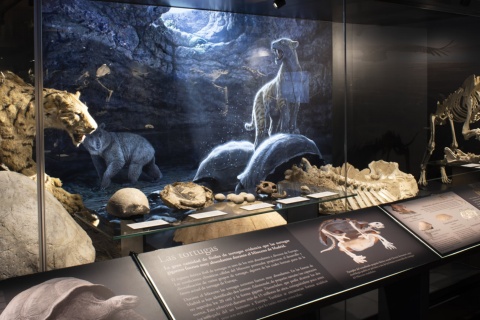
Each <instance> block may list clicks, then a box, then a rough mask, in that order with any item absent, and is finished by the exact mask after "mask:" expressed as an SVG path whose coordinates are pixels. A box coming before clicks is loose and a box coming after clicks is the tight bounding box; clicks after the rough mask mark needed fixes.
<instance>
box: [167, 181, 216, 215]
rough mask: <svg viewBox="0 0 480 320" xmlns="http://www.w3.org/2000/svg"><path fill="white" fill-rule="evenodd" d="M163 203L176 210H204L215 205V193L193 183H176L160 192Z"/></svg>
mask: <svg viewBox="0 0 480 320" xmlns="http://www.w3.org/2000/svg"><path fill="white" fill-rule="evenodd" d="M160 197H161V198H162V200H163V202H164V203H165V204H166V205H167V206H169V207H171V208H176V209H187V210H190V209H202V208H205V207H208V206H211V205H212V204H213V192H212V190H210V189H208V188H207V187H204V186H201V185H198V184H196V183H193V182H174V183H172V184H168V185H166V186H165V187H164V188H163V190H162V191H160Z"/></svg>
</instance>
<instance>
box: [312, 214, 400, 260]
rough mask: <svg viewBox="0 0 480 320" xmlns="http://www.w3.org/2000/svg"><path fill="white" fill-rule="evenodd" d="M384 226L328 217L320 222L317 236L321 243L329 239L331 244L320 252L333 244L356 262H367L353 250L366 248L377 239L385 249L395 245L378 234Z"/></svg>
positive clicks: (358, 250) (376, 223)
mask: <svg viewBox="0 0 480 320" xmlns="http://www.w3.org/2000/svg"><path fill="white" fill-rule="evenodd" d="M384 227H385V226H384V225H383V223H381V222H370V223H368V222H365V221H357V220H351V219H329V220H326V221H324V222H322V223H321V224H320V227H319V229H318V237H319V240H320V242H321V243H322V244H323V245H327V244H328V240H329V239H330V241H331V245H330V247H328V248H327V249H325V250H322V251H321V253H323V252H326V251H330V250H333V249H334V248H335V246H338V249H339V250H340V251H341V252H344V253H345V254H347V255H348V256H349V257H351V258H352V259H353V261H355V262H356V263H365V262H367V257H365V256H363V255H357V254H355V253H354V252H360V251H363V250H366V249H368V248H370V247H372V246H373V245H375V243H377V242H378V241H380V242H381V243H382V244H383V246H384V247H385V249H387V250H393V249H396V247H395V246H394V245H393V243H391V242H389V241H387V240H386V239H385V238H384V237H382V236H381V235H380V231H379V229H382V228H384Z"/></svg>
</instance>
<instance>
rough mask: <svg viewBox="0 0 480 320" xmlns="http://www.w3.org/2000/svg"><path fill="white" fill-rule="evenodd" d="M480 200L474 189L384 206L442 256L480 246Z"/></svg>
mask: <svg viewBox="0 0 480 320" xmlns="http://www.w3.org/2000/svg"><path fill="white" fill-rule="evenodd" d="M479 203H480V196H479V195H478V194H477V193H476V192H475V191H474V190H473V189H471V188H468V187H467V188H462V189H459V190H458V191H455V192H453V191H449V192H445V193H440V194H436V195H431V196H429V197H425V198H420V199H415V200H409V201H403V202H400V203H396V204H390V205H385V206H383V209H385V210H386V211H388V212H389V213H390V214H391V215H392V216H393V217H395V218H396V219H397V220H398V221H400V222H401V223H403V224H404V225H405V226H406V227H407V228H408V229H410V230H411V231H412V232H413V233H415V234H416V235H417V236H418V237H420V238H421V239H422V240H423V241H424V242H425V243H427V244H428V245H429V246H431V247H432V248H433V249H434V250H435V251H437V252H438V253H439V254H440V255H442V256H447V255H450V254H453V253H456V252H458V251H460V250H462V249H465V248H469V247H472V246H476V245H478V243H479V242H480V212H479V210H478V207H477V206H476V204H479Z"/></svg>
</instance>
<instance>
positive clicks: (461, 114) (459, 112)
mask: <svg viewBox="0 0 480 320" xmlns="http://www.w3.org/2000/svg"><path fill="white" fill-rule="evenodd" d="M479 90H480V77H476V76H475V75H470V76H469V77H467V78H466V79H465V81H464V82H463V84H462V86H461V87H460V88H458V89H457V90H455V91H454V92H453V93H451V94H450V95H448V97H447V98H446V99H445V100H443V101H442V102H437V110H436V112H435V113H434V114H431V115H430V140H429V142H428V145H427V148H426V150H425V154H424V156H423V160H422V164H421V172H420V178H419V180H418V184H420V185H424V186H426V185H427V180H426V166H427V163H428V161H429V160H430V157H431V155H432V153H433V151H434V150H435V125H444V124H446V123H447V121H448V123H450V128H451V134H452V144H451V146H450V148H451V149H448V148H445V152H446V153H447V152H449V153H450V154H453V157H456V156H458V157H459V156H460V155H465V154H464V153H463V152H462V151H461V150H460V149H458V142H457V138H456V136H455V128H454V122H459V123H462V122H463V127H462V135H463V137H464V138H465V140H468V139H470V138H471V137H475V138H476V139H479V137H480V129H470V123H474V122H477V121H478V120H480V91H479ZM440 164H441V167H440V171H441V175H442V182H443V183H450V182H451V180H450V179H449V178H448V177H447V174H446V172H445V165H446V164H447V159H446V158H444V159H443V160H441V161H440Z"/></svg>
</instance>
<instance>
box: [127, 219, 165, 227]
mask: <svg viewBox="0 0 480 320" xmlns="http://www.w3.org/2000/svg"><path fill="white" fill-rule="evenodd" d="M166 224H169V223H168V222H167V221H165V220H152V221H145V222H137V223H129V224H127V226H128V227H130V228H132V229H143V228H149V227H157V226H163V225H166Z"/></svg>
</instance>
